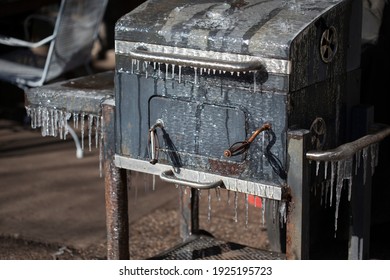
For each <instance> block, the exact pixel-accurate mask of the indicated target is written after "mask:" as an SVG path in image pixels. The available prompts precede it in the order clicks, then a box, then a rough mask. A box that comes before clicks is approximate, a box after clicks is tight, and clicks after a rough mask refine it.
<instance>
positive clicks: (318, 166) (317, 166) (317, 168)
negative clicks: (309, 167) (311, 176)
mask: <svg viewBox="0 0 390 280" xmlns="http://www.w3.org/2000/svg"><path fill="white" fill-rule="evenodd" d="M320 163H321V162H320V161H316V176H318V171H319V170H320Z"/></svg>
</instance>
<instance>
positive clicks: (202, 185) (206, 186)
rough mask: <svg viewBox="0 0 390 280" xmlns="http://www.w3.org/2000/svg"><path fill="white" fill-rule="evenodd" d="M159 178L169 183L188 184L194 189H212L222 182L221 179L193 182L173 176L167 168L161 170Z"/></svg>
mask: <svg viewBox="0 0 390 280" xmlns="http://www.w3.org/2000/svg"><path fill="white" fill-rule="evenodd" d="M160 178H161V180H163V181H166V182H169V183H174V184H179V185H183V186H188V187H191V188H196V189H213V188H216V187H218V186H221V185H222V184H223V182H222V180H219V181H215V182H205V183H201V182H194V181H189V180H184V179H180V178H177V177H176V176H175V174H174V173H173V171H172V170H167V171H164V172H162V173H161V174H160Z"/></svg>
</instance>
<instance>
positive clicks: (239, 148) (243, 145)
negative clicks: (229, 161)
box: [223, 123, 272, 158]
mask: <svg viewBox="0 0 390 280" xmlns="http://www.w3.org/2000/svg"><path fill="white" fill-rule="evenodd" d="M271 128H272V127H271V124H269V123H265V124H263V125H262V126H261V127H260V128H258V129H256V131H255V132H254V133H253V134H252V136H251V137H249V138H248V139H247V140H244V141H240V142H236V143H234V144H233V145H231V146H230V147H229V149H226V150H225V151H224V152H223V155H224V156H225V157H227V158H229V157H231V156H237V155H241V154H243V153H245V152H246V151H247V150H248V149H249V146H250V144H251V143H252V142H253V140H255V138H256V137H257V135H259V134H260V133H261V132H263V131H264V130H269V129H271Z"/></svg>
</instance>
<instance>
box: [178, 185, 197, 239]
mask: <svg viewBox="0 0 390 280" xmlns="http://www.w3.org/2000/svg"><path fill="white" fill-rule="evenodd" d="M179 188H181V189H180V237H181V238H182V239H183V240H184V241H185V240H186V239H188V238H189V237H190V236H191V234H192V233H197V232H198V231H199V190H197V189H194V188H187V190H185V187H182V186H179Z"/></svg>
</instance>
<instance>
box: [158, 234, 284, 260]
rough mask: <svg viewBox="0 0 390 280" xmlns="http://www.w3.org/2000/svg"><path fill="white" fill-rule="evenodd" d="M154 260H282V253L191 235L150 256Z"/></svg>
mask: <svg viewBox="0 0 390 280" xmlns="http://www.w3.org/2000/svg"><path fill="white" fill-rule="evenodd" d="M151 259H155V260H284V259H286V257H285V255H284V254H281V253H277V252H271V251H266V250H260V249H256V248H252V247H247V246H245V245H241V244H237V243H232V242H226V241H222V240H218V239H215V238H213V237H210V236H205V235H200V236H192V237H191V238H190V240H188V241H187V242H185V243H183V244H180V245H179V246H177V247H174V248H172V249H171V250H169V251H167V252H164V253H162V254H160V255H157V256H155V257H152V258H151Z"/></svg>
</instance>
